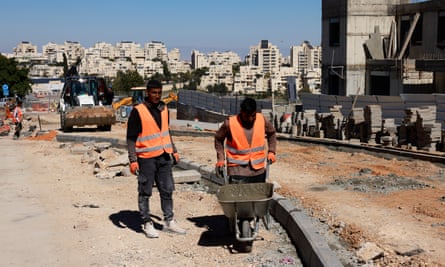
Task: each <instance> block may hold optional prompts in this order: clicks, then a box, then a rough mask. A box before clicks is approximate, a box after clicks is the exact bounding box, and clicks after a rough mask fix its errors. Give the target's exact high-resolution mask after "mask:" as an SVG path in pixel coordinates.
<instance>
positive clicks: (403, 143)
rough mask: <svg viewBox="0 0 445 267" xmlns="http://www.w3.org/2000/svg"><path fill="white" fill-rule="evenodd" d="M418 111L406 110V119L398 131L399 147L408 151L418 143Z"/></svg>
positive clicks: (413, 109)
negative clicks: (416, 127)
mask: <svg viewBox="0 0 445 267" xmlns="http://www.w3.org/2000/svg"><path fill="white" fill-rule="evenodd" d="M416 109H417V108H414V107H412V108H406V109H405V117H404V118H403V120H402V123H401V124H400V127H399V131H398V135H399V138H398V143H399V146H400V147H402V148H406V149H411V147H412V146H413V145H415V142H416V131H415V128H414V124H415V122H416V116H417V115H416V114H417V113H416Z"/></svg>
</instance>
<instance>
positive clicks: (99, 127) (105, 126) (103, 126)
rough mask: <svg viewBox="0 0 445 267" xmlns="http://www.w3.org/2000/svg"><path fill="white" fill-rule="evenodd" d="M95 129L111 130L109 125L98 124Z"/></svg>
mask: <svg viewBox="0 0 445 267" xmlns="http://www.w3.org/2000/svg"><path fill="white" fill-rule="evenodd" d="M97 129H99V131H104V132H109V131H111V125H101V126H98V127H97Z"/></svg>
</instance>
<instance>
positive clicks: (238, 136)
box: [226, 113, 266, 170]
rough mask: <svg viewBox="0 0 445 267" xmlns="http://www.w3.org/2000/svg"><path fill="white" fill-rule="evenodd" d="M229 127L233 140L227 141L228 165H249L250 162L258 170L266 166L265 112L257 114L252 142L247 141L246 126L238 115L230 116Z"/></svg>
mask: <svg viewBox="0 0 445 267" xmlns="http://www.w3.org/2000/svg"><path fill="white" fill-rule="evenodd" d="M229 128H230V132H231V134H232V140H227V142H226V158H227V166H237V165H248V164H249V162H250V164H251V165H252V168H254V169H256V170H258V169H261V168H264V167H265V166H266V165H265V161H266V151H265V122H264V116H263V114H261V113H257V114H256V119H255V123H254V125H253V133H252V143H251V144H249V142H248V141H247V137H246V134H245V133H244V128H243V127H242V125H241V123H240V122H239V121H238V118H237V116H232V117H230V118H229Z"/></svg>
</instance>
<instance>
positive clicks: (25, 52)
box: [13, 41, 37, 57]
mask: <svg viewBox="0 0 445 267" xmlns="http://www.w3.org/2000/svg"><path fill="white" fill-rule="evenodd" d="M13 51H14V55H15V56H16V57H31V56H37V46H36V45H33V44H31V43H30V42H27V41H22V42H21V43H19V44H18V45H17V46H16V47H14V50H13Z"/></svg>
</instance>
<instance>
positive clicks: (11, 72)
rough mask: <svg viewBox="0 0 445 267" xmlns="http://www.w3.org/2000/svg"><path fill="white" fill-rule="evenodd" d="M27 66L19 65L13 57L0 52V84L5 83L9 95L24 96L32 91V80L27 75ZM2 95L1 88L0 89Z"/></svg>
mask: <svg viewBox="0 0 445 267" xmlns="http://www.w3.org/2000/svg"><path fill="white" fill-rule="evenodd" d="M28 75H29V68H27V67H24V66H19V65H18V63H17V61H15V59H8V58H7V57H5V56H3V55H2V54H0V84H1V85H3V84H7V85H8V87H9V95H11V96H13V95H17V96H19V97H24V96H26V95H27V94H29V93H30V92H31V91H32V88H31V85H32V81H31V79H29V77H28ZM0 95H2V96H3V90H1V91H0Z"/></svg>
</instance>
